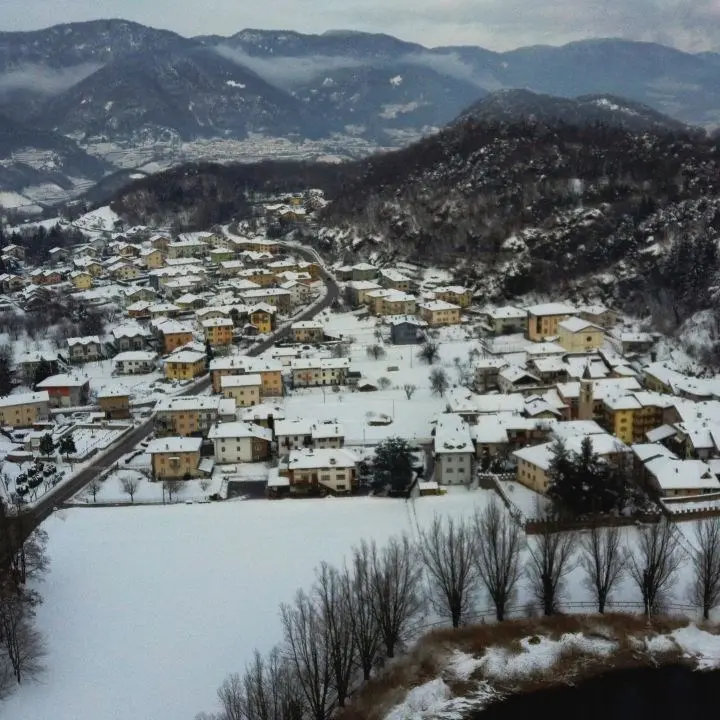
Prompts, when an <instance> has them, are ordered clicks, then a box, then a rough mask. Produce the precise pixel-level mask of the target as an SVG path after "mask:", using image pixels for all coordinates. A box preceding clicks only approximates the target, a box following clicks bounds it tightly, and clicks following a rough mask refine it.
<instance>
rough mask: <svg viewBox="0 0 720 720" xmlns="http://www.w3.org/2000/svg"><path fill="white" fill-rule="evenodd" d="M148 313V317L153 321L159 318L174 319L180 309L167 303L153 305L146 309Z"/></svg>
mask: <svg viewBox="0 0 720 720" xmlns="http://www.w3.org/2000/svg"><path fill="white" fill-rule="evenodd" d="M148 313H150V317H151V318H153V319H154V320H157V319H159V318H165V319H168V318H174V317H175V316H176V315H179V314H180V308H179V307H178V306H177V305H174V304H173V303H169V302H162V303H153V304H152V305H151V306H150V307H149V308H148Z"/></svg>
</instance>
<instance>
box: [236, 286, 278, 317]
mask: <svg viewBox="0 0 720 720" xmlns="http://www.w3.org/2000/svg"><path fill="white" fill-rule="evenodd" d="M239 295H240V297H241V298H242V300H243V302H244V303H245V304H246V305H254V304H258V303H264V304H266V305H271V306H272V307H275V308H277V309H278V311H280V312H287V311H288V310H290V304H291V303H290V299H291V293H290V291H289V290H283V289H282V288H279V287H265V288H263V287H261V288H258V289H257V290H243V291H242V292H240V293H239Z"/></svg>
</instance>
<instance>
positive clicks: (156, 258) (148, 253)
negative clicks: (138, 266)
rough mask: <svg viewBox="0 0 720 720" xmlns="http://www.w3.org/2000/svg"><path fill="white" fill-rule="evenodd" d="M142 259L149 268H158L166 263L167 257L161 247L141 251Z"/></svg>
mask: <svg viewBox="0 0 720 720" xmlns="http://www.w3.org/2000/svg"><path fill="white" fill-rule="evenodd" d="M140 260H141V261H142V263H143V265H145V267H146V268H148V270H157V269H158V268H161V267H163V265H165V257H164V256H163V253H162V251H161V250H160V249H159V248H150V249H148V250H143V251H142V252H141V253H140Z"/></svg>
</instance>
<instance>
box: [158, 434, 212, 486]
mask: <svg viewBox="0 0 720 720" xmlns="http://www.w3.org/2000/svg"><path fill="white" fill-rule="evenodd" d="M201 446H202V438H199V437H198V438H191V437H165V438H157V439H155V440H152V441H151V442H150V444H149V445H148V446H147V449H146V450H145V452H146V453H147V454H148V455H150V464H151V469H152V477H153V480H190V478H194V477H198V476H199V475H200V470H199V468H200V447H201Z"/></svg>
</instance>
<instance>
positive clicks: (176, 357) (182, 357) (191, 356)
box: [163, 350, 205, 364]
mask: <svg viewBox="0 0 720 720" xmlns="http://www.w3.org/2000/svg"><path fill="white" fill-rule="evenodd" d="M204 359H205V353H204V352H200V351H198V350H178V351H177V352H174V353H173V354H172V355H168V356H167V357H166V358H165V359H164V360H163V362H164V363H190V364H193V363H197V362H200V361H201V360H204Z"/></svg>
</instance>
